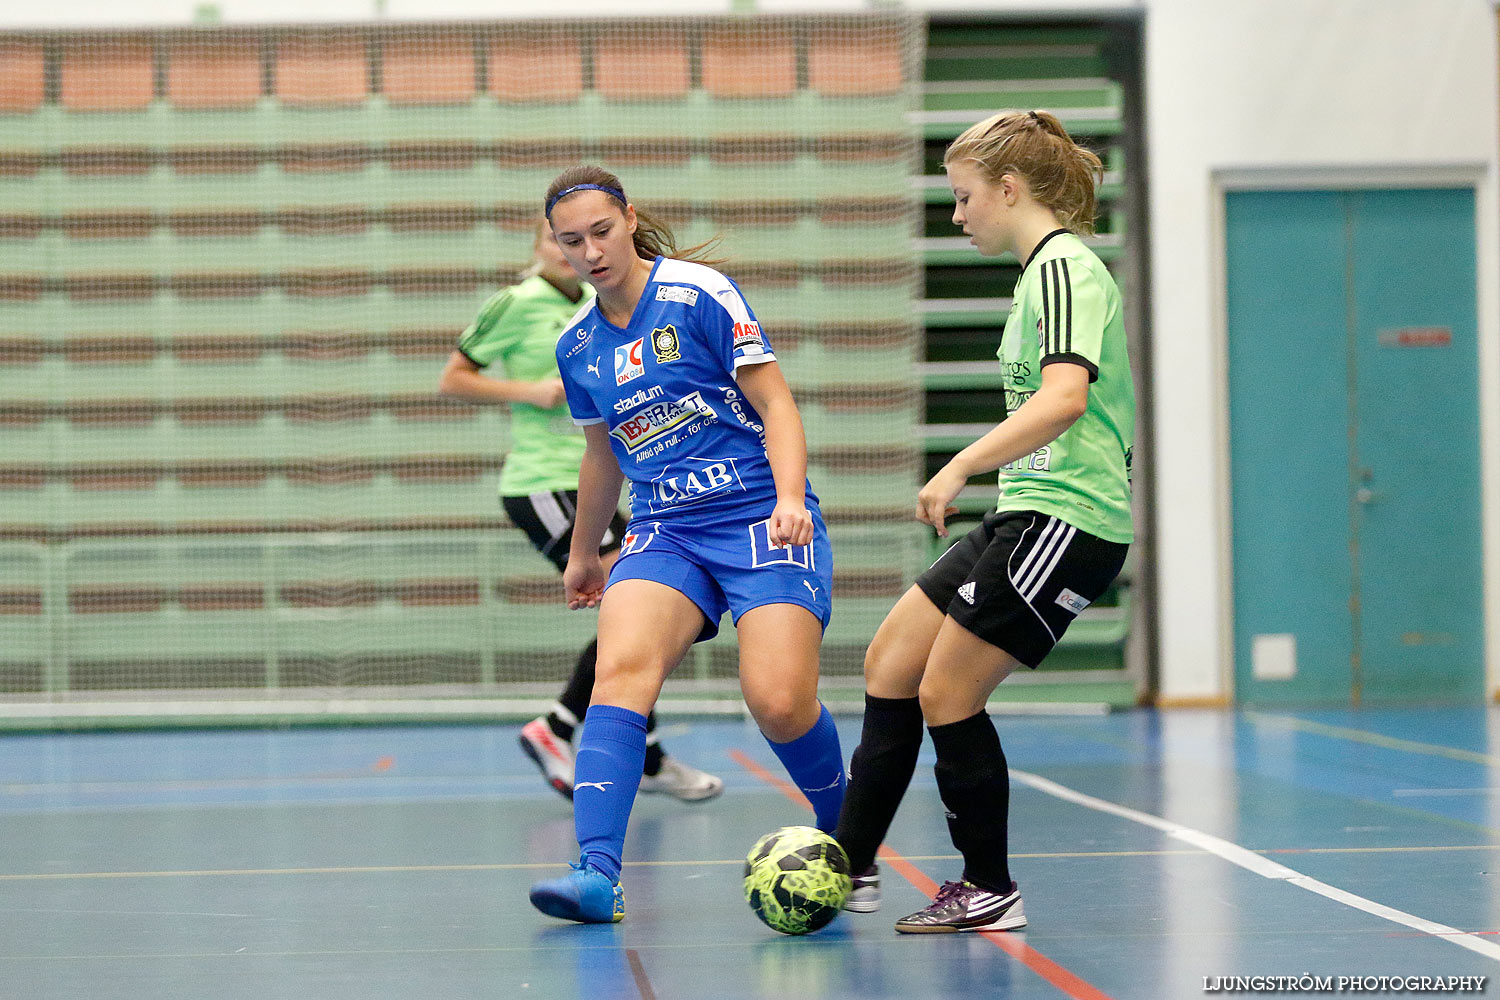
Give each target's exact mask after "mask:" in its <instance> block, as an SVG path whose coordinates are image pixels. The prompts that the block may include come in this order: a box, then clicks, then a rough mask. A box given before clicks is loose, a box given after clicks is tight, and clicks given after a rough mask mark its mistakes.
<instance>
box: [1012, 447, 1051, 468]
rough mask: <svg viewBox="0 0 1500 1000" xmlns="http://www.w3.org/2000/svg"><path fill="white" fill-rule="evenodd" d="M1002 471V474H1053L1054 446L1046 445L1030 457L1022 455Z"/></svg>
mask: <svg viewBox="0 0 1500 1000" xmlns="http://www.w3.org/2000/svg"><path fill="white" fill-rule="evenodd" d="M1000 469H1001V471H1002V472H1051V471H1052V446H1051V445H1050V444H1044V445H1042V446H1041V447H1040V448H1038V449H1037V450H1036V451H1034V452H1032V453H1031V454H1030V455H1022V456H1021V457H1020V458H1018V459H1016V460H1015V461H1014V462H1010V463H1008V464H1006V465H1002V466H1000Z"/></svg>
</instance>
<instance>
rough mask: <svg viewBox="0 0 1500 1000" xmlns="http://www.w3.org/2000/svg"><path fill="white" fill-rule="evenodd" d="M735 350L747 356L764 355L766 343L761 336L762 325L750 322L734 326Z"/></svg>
mask: <svg viewBox="0 0 1500 1000" xmlns="http://www.w3.org/2000/svg"><path fill="white" fill-rule="evenodd" d="M734 349H735V350H736V351H743V352H745V353H746V354H764V353H765V351H766V341H765V339H764V338H763V337H762V336H761V334H760V324H759V323H754V322H749V321H747V322H744V323H736V324H734Z"/></svg>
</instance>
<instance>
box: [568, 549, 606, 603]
mask: <svg viewBox="0 0 1500 1000" xmlns="http://www.w3.org/2000/svg"><path fill="white" fill-rule="evenodd" d="M608 582H609V574H608V573H607V572H606V571H605V569H604V562H603V560H601V559H600V558H599V557H598V556H594V557H593V558H592V559H590V558H588V557H583V558H574V557H572V556H569V557H568V567H567V569H565V570H563V596H564V597H565V598H566V599H567V602H568V608H569V610H572V611H579V610H582V609H583V608H597V607H598V606H599V602H600V600H602V599H603V598H604V585H605V584H606V583H608Z"/></svg>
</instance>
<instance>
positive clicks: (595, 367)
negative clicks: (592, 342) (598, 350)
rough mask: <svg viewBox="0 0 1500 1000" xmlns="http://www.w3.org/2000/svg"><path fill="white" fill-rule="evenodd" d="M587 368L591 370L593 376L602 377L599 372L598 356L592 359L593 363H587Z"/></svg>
mask: <svg viewBox="0 0 1500 1000" xmlns="http://www.w3.org/2000/svg"><path fill="white" fill-rule="evenodd" d="M588 369H589V371H591V372H593V373H594V378H603V377H604V376H602V375H600V374H599V359H598V358H595V359H594V363H593V364H591V365H589V366H588Z"/></svg>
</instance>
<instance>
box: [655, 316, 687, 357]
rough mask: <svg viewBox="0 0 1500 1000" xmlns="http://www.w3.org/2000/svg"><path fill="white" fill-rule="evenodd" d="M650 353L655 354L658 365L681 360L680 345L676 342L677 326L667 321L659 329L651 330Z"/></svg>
mask: <svg viewBox="0 0 1500 1000" xmlns="http://www.w3.org/2000/svg"><path fill="white" fill-rule="evenodd" d="M651 353H652V354H655V355H656V363H657V364H659V365H664V364H666V363H667V362H668V361H681V360H682V346H681V345H680V344H678V342H677V327H675V326H673V325H672V324H671V323H668V324H667V325H666V326H664V327H661V328H660V329H657V330H652V331H651Z"/></svg>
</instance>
